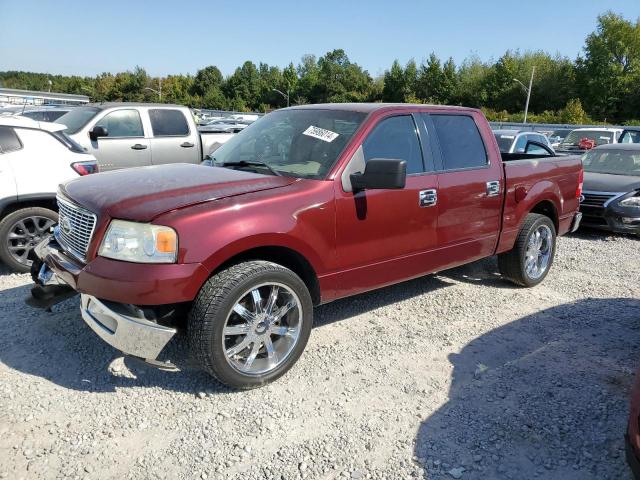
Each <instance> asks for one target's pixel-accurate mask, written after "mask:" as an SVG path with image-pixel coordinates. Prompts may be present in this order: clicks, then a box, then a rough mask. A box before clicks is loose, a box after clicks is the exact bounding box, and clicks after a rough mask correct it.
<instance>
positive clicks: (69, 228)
mask: <svg viewBox="0 0 640 480" xmlns="http://www.w3.org/2000/svg"><path fill="white" fill-rule="evenodd" d="M57 201H58V216H59V218H58V227H57V228H56V229H55V235H56V239H57V240H58V243H60V246H61V247H62V248H64V249H65V250H66V251H67V252H69V253H70V254H71V255H73V256H74V257H76V258H77V259H79V260H82V261H83V262H84V261H86V257H87V250H88V248H89V243H90V242H91V237H92V235H93V230H94V228H95V226H96V219H97V218H96V216H95V215H94V214H93V213H91V212H90V211H88V210H85V209H84V208H82V207H80V206H79V205H76V204H75V203H72V202H71V201H69V200H67V199H65V198H63V197H61V196H60V195H58V196H57Z"/></svg>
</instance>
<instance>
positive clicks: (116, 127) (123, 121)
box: [96, 110, 144, 138]
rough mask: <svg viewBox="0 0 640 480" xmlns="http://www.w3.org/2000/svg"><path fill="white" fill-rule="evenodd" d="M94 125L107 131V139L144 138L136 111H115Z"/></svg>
mask: <svg viewBox="0 0 640 480" xmlns="http://www.w3.org/2000/svg"><path fill="white" fill-rule="evenodd" d="M96 125H100V126H102V127H104V128H106V129H107V134H108V135H107V138H118V137H144V130H143V129H142V121H141V120H140V114H139V113H138V111H137V110H115V111H113V112H111V113H107V114H106V115H105V116H104V117H102V118H101V119H100V120H98V122H97V123H96Z"/></svg>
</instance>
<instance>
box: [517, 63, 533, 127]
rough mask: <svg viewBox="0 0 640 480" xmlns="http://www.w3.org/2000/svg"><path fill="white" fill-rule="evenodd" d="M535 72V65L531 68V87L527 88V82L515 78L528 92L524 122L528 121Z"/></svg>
mask: <svg viewBox="0 0 640 480" xmlns="http://www.w3.org/2000/svg"><path fill="white" fill-rule="evenodd" d="M535 73H536V67H535V66H534V67H533V68H532V70H531V78H530V79H529V88H527V87H526V86H525V84H524V83H522V82H521V81H520V80H518V79H517V78H514V79H513V81H514V82H518V83H519V84H520V85H521V86H522V88H524V91H525V92H527V103H526V104H525V106H524V122H522V123H527V116H528V115H529V101H530V100H531V89H532V88H533V76H534V75H535Z"/></svg>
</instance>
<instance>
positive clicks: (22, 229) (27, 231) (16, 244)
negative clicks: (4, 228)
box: [6, 216, 56, 265]
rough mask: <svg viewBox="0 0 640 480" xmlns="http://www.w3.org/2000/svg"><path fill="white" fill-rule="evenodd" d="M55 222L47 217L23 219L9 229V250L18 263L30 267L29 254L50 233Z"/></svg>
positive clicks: (7, 240)
mask: <svg viewBox="0 0 640 480" xmlns="http://www.w3.org/2000/svg"><path fill="white" fill-rule="evenodd" d="M55 223H56V222H55V221H54V220H51V219H50V218H47V217H41V216H31V217H25V218H21V219H20V220H18V221H16V222H15V223H14V224H13V225H12V226H11V227H10V228H9V235H8V236H7V239H6V242H7V250H8V251H9V254H10V255H11V257H12V258H13V259H14V260H15V261H16V262H18V263H21V264H23V265H28V264H29V263H30V261H29V259H28V257H29V252H30V251H31V250H33V248H34V247H35V246H36V245H37V244H38V243H39V242H40V241H41V240H42V239H43V238H44V237H45V236H46V235H47V233H49V229H50V228H51V227H52V226H53V225H55Z"/></svg>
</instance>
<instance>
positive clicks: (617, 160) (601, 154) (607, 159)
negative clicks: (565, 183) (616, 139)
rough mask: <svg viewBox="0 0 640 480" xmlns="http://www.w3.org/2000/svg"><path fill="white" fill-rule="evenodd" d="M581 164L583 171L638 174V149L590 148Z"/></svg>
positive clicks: (639, 170)
mask: <svg viewBox="0 0 640 480" xmlns="http://www.w3.org/2000/svg"><path fill="white" fill-rule="evenodd" d="M582 165H583V166H584V171H585V172H593V173H608V174H611V175H634V176H640V151H637V150H636V151H629V150H618V149H616V150H606V149H603V150H591V151H590V152H589V153H587V154H585V155H584V156H583V157H582Z"/></svg>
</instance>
